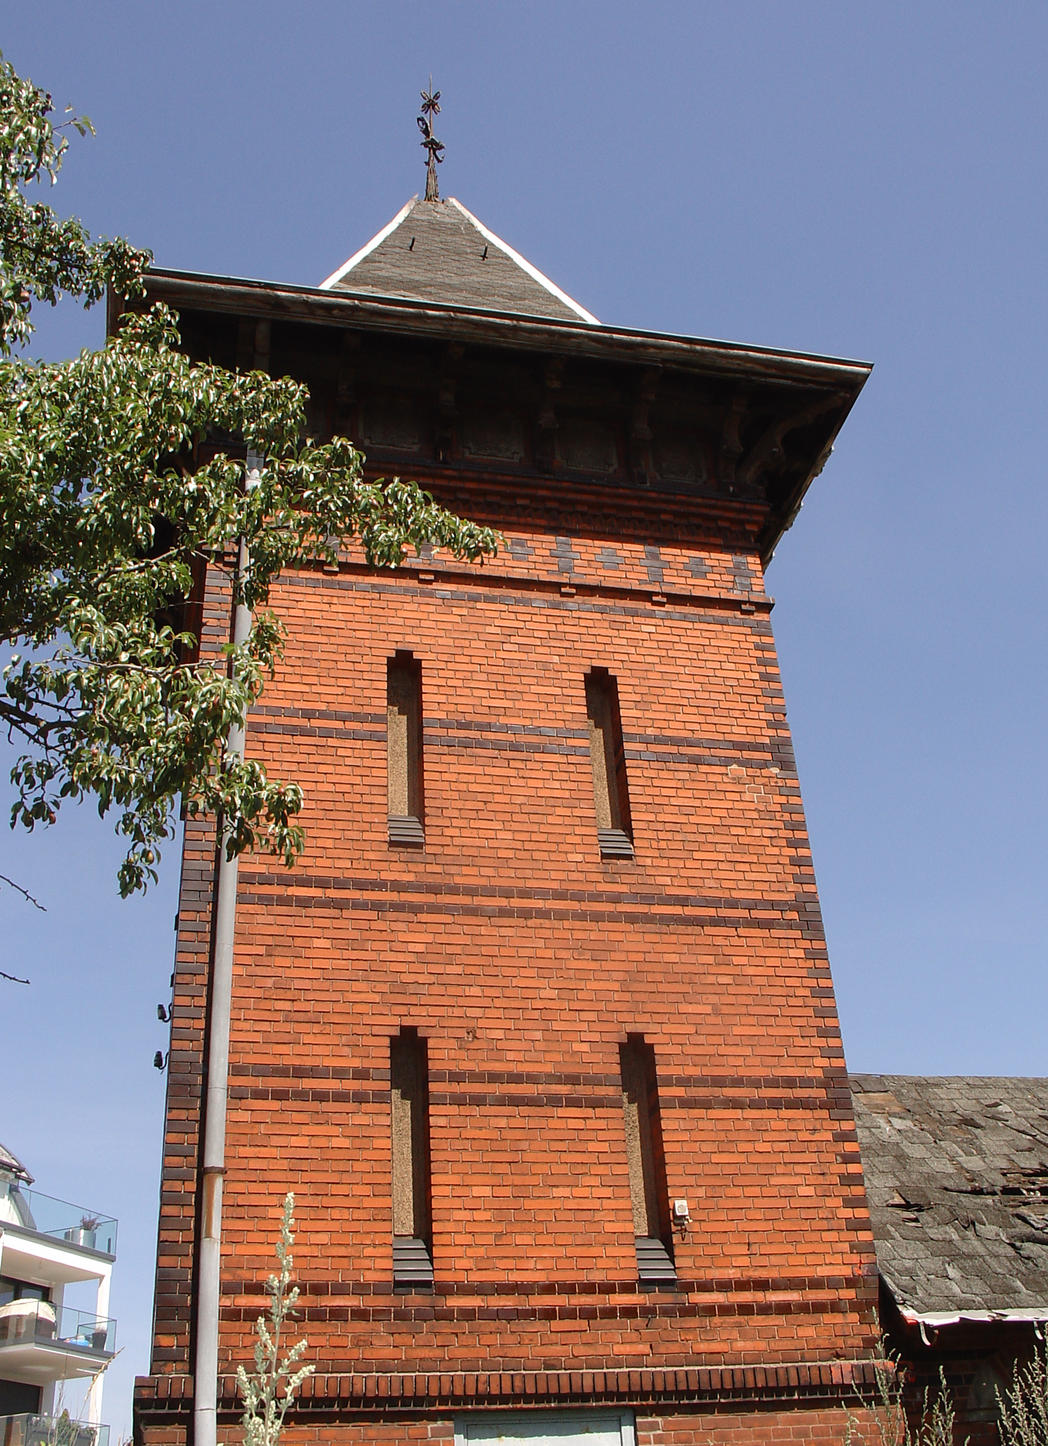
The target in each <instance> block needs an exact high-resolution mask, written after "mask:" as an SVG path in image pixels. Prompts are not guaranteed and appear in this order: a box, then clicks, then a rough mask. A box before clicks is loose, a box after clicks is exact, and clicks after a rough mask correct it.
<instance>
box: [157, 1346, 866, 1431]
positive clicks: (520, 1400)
mask: <svg viewBox="0 0 1048 1446" xmlns="http://www.w3.org/2000/svg"><path fill="white" fill-rule="evenodd" d="M876 1377H877V1362H876V1361H874V1360H857V1361H797V1362H786V1363H782V1364H778V1365H762V1366H677V1367H672V1366H668V1367H660V1368H658V1369H647V1370H629V1369H619V1370H576V1371H448V1372H409V1373H404V1374H396V1373H393V1372H373V1373H372V1372H369V1373H359V1374H357V1373H348V1372H347V1373H342V1374H338V1375H321V1374H318V1375H315V1376H311V1377H309V1378H308V1379H307V1380H306V1381H305V1382H303V1385H302V1392H301V1395H300V1397H299V1400H298V1402H297V1404H296V1406H295V1410H294V1416H295V1419H297V1420H298V1421H309V1420H310V1419H316V1418H319V1417H324V1416H329V1415H332V1414H336V1413H337V1414H338V1415H345V1414H346V1413H347V1412H360V1413H362V1414H364V1415H367V1414H371V1413H374V1412H381V1413H382V1414H383V1415H389V1413H390V1412H392V1411H403V1412H408V1411H434V1410H442V1411H449V1410H463V1409H470V1408H473V1409H476V1408H494V1407H503V1408H505V1407H508V1406H511V1407H526V1406H541V1405H548V1406H571V1405H586V1406H594V1405H602V1404H607V1405H611V1404H615V1405H631V1406H637V1407H658V1408H665V1407H667V1406H673V1407H679V1406H695V1407H704V1408H708V1407H714V1406H716V1407H722V1408H723V1407H735V1408H740V1409H752V1408H754V1407H759V1406H763V1405H774V1404H794V1405H795V1404H800V1403H812V1404H816V1403H818V1404H825V1405H852V1406H854V1405H857V1404H859V1403H860V1402H872V1401H876V1399H878V1392H877V1379H876ZM192 1398H193V1378H192V1377H191V1376H139V1377H138V1378H137V1379H136V1381H135V1413H136V1419H137V1420H138V1421H139V1422H140V1423H143V1424H144V1423H146V1422H147V1421H149V1420H150V1419H151V1418H161V1419H170V1418H171V1417H173V1416H179V1415H182V1414H184V1413H185V1412H186V1411H188V1410H189V1408H190V1406H191V1403H192ZM219 1409H220V1411H221V1412H222V1413H223V1414H227V1413H228V1414H229V1415H230V1416H232V1415H233V1414H234V1413H235V1412H236V1411H237V1410H238V1409H239V1407H238V1404H237V1398H236V1388H235V1382H234V1380H233V1378H232V1377H227V1378H224V1379H222V1380H221V1381H220V1383H219Z"/></svg>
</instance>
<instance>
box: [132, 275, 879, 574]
mask: <svg viewBox="0 0 1048 1446" xmlns="http://www.w3.org/2000/svg"><path fill="white" fill-rule="evenodd" d="M146 286H147V301H150V302H151V301H163V302H166V303H167V304H168V305H169V306H171V307H172V308H174V309H175V310H176V311H177V312H179V314H180V317H181V325H182V336H183V343H184V345H185V347H186V349H187V350H188V351H189V353H190V354H191V355H192V356H194V357H196V358H199V359H204V358H206V359H209V360H213V361H215V362H217V363H220V364H222V365H226V366H231V367H233V366H240V367H242V368H249V367H251V366H256V365H259V353H258V350H257V344H256V343H255V342H254V341H252V342H250V343H248V342H246V341H245V338H247V337H248V336H250V337H251V338H256V337H257V336H258V335H259V334H260V332H259V328H258V325H257V324H258V323H260V322H261V323H264V324H267V325H265V326H264V328H263V333H264V334H265V336H266V338H267V342H266V347H265V361H266V362H267V363H268V368H269V370H271V371H272V372H273V374H274V375H285V374H286V375H291V376H293V377H295V378H296V379H297V380H300V381H303V382H305V383H306V384H307V385H308V386H309V388H310V392H311V396H312V398H313V403H314V416H313V418H312V420H313V422H314V423H315V427H316V430H317V432H318V433H319V434H320V435H323V433H324V432H325V430H330V431H339V432H343V433H345V434H346V435H348V436H350V437H351V438H352V439H353V440H354V441H357V442H359V443H360V444H361V445H362V447H363V448H364V450H365V452H366V453H367V457H368V461H369V464H370V468H369V470H371V469H374V470H376V471H381V472H388V471H390V470H397V471H402V472H403V473H404V474H405V475H412V474H413V472H416V473H423V474H424V475H425V479H426V480H427V483H428V481H429V480H430V479H439V477H440V474H441V473H442V472H447V473H448V474H449V475H460V476H461V475H462V474H463V473H464V472H466V473H468V470H469V468H470V467H471V466H478V467H483V468H484V469H485V470H486V471H487V472H488V473H489V474H490V473H491V472H492V470H495V471H499V472H501V473H503V474H504V475H505V477H506V480H507V481H509V482H510V483H512V482H513V480H514V478H515V477H518V476H519V477H520V478H522V479H523V478H524V477H526V476H531V477H534V476H535V475H536V473H538V474H539V475H543V474H545V475H549V476H550V477H551V478H564V479H565V480H571V481H573V482H576V483H578V484H580V485H587V486H596V487H597V488H599V489H600V490H601V492H602V493H604V492H606V493H608V494H614V493H615V492H620V493H621V491H622V490H623V489H625V490H626V491H627V492H630V493H633V494H634V495H635V496H636V495H637V494H638V493H639V492H643V493H645V494H647V495H648V496H652V494H663V500H664V501H669V496H670V495H677V496H679V497H681V498H682V499H683V498H685V497H690V498H692V499H693V500H695V501H696V502H701V501H702V500H703V499H711V500H712V499H716V500H717V501H718V502H719V503H720V504H722V505H723V504H725V503H727V504H729V506H730V504H731V502H732V501H735V502H738V503H739V504H740V505H741V507H742V508H744V509H745V511H746V512H747V513H748V515H749V516H751V517H752V516H753V515H754V504H756V508H757V512H758V515H760V517H761V522H760V525H759V529H758V532H757V535H756V538H755V544H756V546H757V547H758V549H759V551H760V554H761V556H762V558H763V560H764V562H765V563H767V562H768V561H769V560H770V558H771V556H772V554H773V552H774V550H775V547H776V545H777V544H778V541H779V539H780V537H781V536H782V534H783V533H784V532H785V531H786V529H787V528H788V527H789V526H790V525H791V523H792V521H793V519H794V517H795V516H796V514H797V511H798V509H799V507H800V505H801V502H802V500H803V498H804V495H805V493H806V491H807V489H808V487H809V486H810V484H811V482H812V481H813V480H814V478H815V477H816V476H818V474H819V472H820V471H821V469H822V467H823V465H824V463H825V461H826V459H827V457H828V456H829V453H830V451H831V449H832V446H833V443H834V440H835V438H836V436H837V433H838V432H839V431H840V428H841V426H842V425H843V423H844V421H845V418H846V417H847V415H848V413H849V411H850V410H851V407H852V405H853V403H854V401H855V399H856V397H857V396H858V394H859V392H860V390H861V389H862V386H863V384H864V383H865V381H866V378H867V377H868V376H869V373H870V371H871V365H870V364H869V363H867V362H857V361H847V360H840V359H837V358H830V357H822V356H814V355H808V354H805V353H798V352H788V351H782V350H778V349H774V348H766V347H764V348H762V347H754V346H746V345H741V344H738V343H734V342H723V341H709V340H704V339H700V338H695V337H685V336H674V335H667V334H662V333H657V332H646V331H637V330H632V329H627V328H620V327H611V326H602V325H592V324H586V323H575V322H573V321H560V320H555V319H552V318H538V317H532V316H522V315H516V314H510V313H506V312H499V311H494V310H483V309H479V308H478V309H466V308H462V307H457V306H449V305H442V304H438V303H433V302H427V303H421V302H418V301H407V300H400V299H397V298H386V297H380V298H376V297H375V296H373V295H361V294H354V293H348V292H345V291H341V290H320V289H317V288H314V287H305V286H289V285H282V284H274V283H271V282H262V281H252V280H244V279H239V278H233V277H219V276H207V275H201V274H197V273H193V272H186V271H170V270H163V269H153V270H151V271H150V272H149V274H148V276H147V279H146ZM117 315H118V308H117V306H115V305H114V302H113V299H112V298H110V318H109V320H110V326H113V325H115V322H116V318H117ZM251 323H255V325H251ZM379 397H381V402H380V401H379ZM391 399H392V400H391ZM391 405H392V407H393V412H394V413H395V412H396V411H397V408H398V407H399V408H400V417H401V422H398V419H397V416H396V415H393V414H392V413H391V411H390V408H391ZM409 415H410V416H411V417H412V418H413V419H414V420H413V422H412V423H410V424H407V423H403V425H402V422H403V419H404V418H406V417H408V416H409ZM420 418H421V419H422V421H423V424H422V426H421V427H420V425H419V419H420ZM481 418H482V419H483V421H482V423H481V422H480V421H479V420H478V419H481ZM398 426H400V427H401V431H400V433H398ZM500 429H501V432H500ZM482 437H483V438H486V439H488V440H486V441H485V440H483V439H482ZM609 500H610V499H609Z"/></svg>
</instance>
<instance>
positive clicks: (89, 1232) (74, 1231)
mask: <svg viewBox="0 0 1048 1446" xmlns="http://www.w3.org/2000/svg"><path fill="white" fill-rule="evenodd" d="M97 1229H98V1219H97V1217H96V1216H94V1215H81V1217H80V1224H79V1225H73V1226H71V1227H70V1229H68V1230H67V1231H66V1233H65V1238H66V1239H67V1240H68V1241H69V1243H70V1245H82V1246H83V1247H84V1249H85V1250H94V1248H95V1231H96V1230H97Z"/></svg>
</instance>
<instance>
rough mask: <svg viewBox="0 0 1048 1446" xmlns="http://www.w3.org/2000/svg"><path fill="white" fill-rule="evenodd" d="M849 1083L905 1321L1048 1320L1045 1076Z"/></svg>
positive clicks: (884, 1266)
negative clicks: (994, 1317)
mask: <svg viewBox="0 0 1048 1446" xmlns="http://www.w3.org/2000/svg"><path fill="white" fill-rule="evenodd" d="M851 1085H852V1097H853V1099H854V1102H855V1123H856V1126H857V1128H858V1132H859V1145H860V1147H861V1150H862V1162H863V1169H864V1171H865V1175H866V1189H867V1193H868V1196H869V1202H870V1212H871V1215H872V1217H873V1232H874V1236H875V1238H876V1242H877V1263H878V1266H879V1268H880V1272H881V1275H882V1276H883V1277H884V1279H885V1281H886V1283H887V1284H888V1286H889V1288H890V1289H891V1291H892V1293H893V1294H894V1296H895V1298H896V1301H897V1303H898V1305H899V1306H900V1308H901V1309H902V1310H903V1311H904V1313H905V1314H910V1315H917V1316H920V1317H922V1318H923V1319H926V1320H930V1321H931V1322H933V1323H934V1322H935V1321H936V1320H937V1319H938V1320H939V1321H940V1322H942V1321H947V1320H955V1319H957V1318H958V1317H961V1316H965V1317H972V1316H975V1317H986V1316H987V1315H988V1314H996V1313H998V1312H1001V1313H1007V1314H1010V1315H1015V1316H1020V1317H1027V1318H1033V1319H1048V1079H1016V1078H995V1077H987V1078H965V1077H957V1078H949V1077H938V1078H935V1077H928V1078H925V1077H914V1076H907V1075H852V1077H851Z"/></svg>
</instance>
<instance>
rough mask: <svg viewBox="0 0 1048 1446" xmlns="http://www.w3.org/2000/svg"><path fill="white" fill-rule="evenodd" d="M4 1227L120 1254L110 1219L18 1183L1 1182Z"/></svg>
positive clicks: (0, 1219) (0, 1209)
mask: <svg viewBox="0 0 1048 1446" xmlns="http://www.w3.org/2000/svg"><path fill="white" fill-rule="evenodd" d="M0 1224H2V1225H15V1226H18V1225H20V1226H22V1228H23V1229H25V1230H35V1231H36V1232H37V1233H38V1234H40V1235H50V1236H51V1237H52V1238H53V1239H55V1240H65V1241H68V1243H69V1244H70V1245H79V1246H83V1247H84V1248H86V1249H87V1250H100V1251H102V1253H103V1254H104V1255H115V1254H116V1221H115V1220H113V1219H112V1218H111V1217H110V1216H108V1215H96V1214H94V1213H93V1212H92V1211H90V1210H85V1209H84V1207H83V1205H71V1204H70V1203H69V1201H68V1200H56V1199H54V1197H53V1196H51V1195H42V1194H41V1193H40V1191H39V1190H30V1189H27V1188H26V1186H24V1185H19V1184H18V1183H17V1182H16V1181H14V1180H0ZM0 1446H3V1443H2V1442H0Z"/></svg>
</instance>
